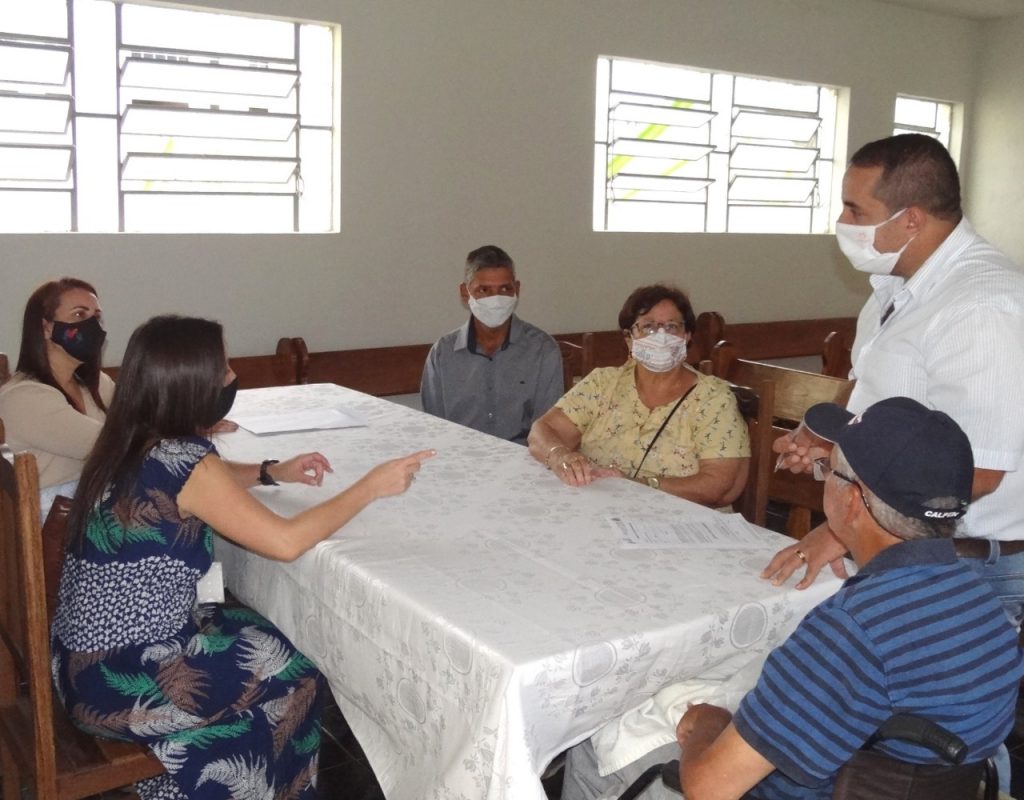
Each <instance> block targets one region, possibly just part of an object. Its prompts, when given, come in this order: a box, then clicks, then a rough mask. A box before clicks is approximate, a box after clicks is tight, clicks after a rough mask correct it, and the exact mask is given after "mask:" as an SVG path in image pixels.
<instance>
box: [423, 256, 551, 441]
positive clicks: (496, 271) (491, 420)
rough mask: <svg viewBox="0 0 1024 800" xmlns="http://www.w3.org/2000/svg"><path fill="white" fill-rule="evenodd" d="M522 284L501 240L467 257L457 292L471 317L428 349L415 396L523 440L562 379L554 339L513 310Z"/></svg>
mask: <svg viewBox="0 0 1024 800" xmlns="http://www.w3.org/2000/svg"><path fill="white" fill-rule="evenodd" d="M519 288H520V287H519V281H518V280H516V266H515V264H514V263H513V261H512V259H511V257H510V256H509V254H508V253H506V252H505V251H504V250H502V249H501V248H500V247H495V246H494V245H485V246H483V247H479V248H477V249H476V250H473V251H472V252H471V253H470V254H469V255H468V256H467V257H466V272H465V278H464V281H463V282H462V283H461V284H459V295H460V297H461V298H462V302H463V303H465V304H466V305H467V307H468V308H469V311H470V318H469V320H467V321H466V322H465V323H463V324H462V325H461V326H459V327H458V328H456V329H455V330H453V331H451V332H450V333H446V334H445V335H444V336H442V337H441V338H440V339H438V340H437V342H435V343H434V346H433V347H432V348H431V349H430V354H429V355H428V356H427V363H426V364H425V365H424V367H423V380H422V381H421V383H420V397H421V399H422V402H423V410H424V411H426V412H428V413H430V414H433V415H434V416H437V417H444V418H445V419H447V420H451V421H452V422H458V423H459V424H460V425H465V426H467V427H469V428H475V429H476V430H478V431H483V432H484V433H490V434H492V435H494V436H497V437H499V438H501V439H508V440H509V441H512V442H516V443H518V444H526V436H527V434H528V433H529V432H530V426H531V425H533V423H534V420H536V419H538V418H539V417H541V416H542V415H543V414H544V412H545V411H547V410H548V409H549V408H551V406H553V405H554V404H555V401H556V400H557V399H558V398H559V397H561V396H562V392H563V390H564V388H565V387H564V385H563V377H562V353H561V351H560V350H559V349H558V344H557V343H556V342H555V340H554V339H552V338H551V337H550V336H548V334H546V333H545V332H544V331H542V330H541V329H540V328H538V327H536V326H534V325H531V324H530V323H528V322H524V321H523V320H521V319H519V317H517V316H516V315H515V314H514V313H513V312H514V311H515V308H516V305H517V304H518V302H519Z"/></svg>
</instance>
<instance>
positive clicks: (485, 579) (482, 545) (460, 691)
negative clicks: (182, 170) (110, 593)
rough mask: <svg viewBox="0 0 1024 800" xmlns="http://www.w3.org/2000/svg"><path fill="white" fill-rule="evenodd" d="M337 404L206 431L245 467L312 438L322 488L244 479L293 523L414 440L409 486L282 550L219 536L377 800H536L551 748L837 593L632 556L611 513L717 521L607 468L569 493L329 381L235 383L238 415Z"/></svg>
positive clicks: (248, 593) (736, 556) (476, 442)
mask: <svg viewBox="0 0 1024 800" xmlns="http://www.w3.org/2000/svg"><path fill="white" fill-rule="evenodd" d="M337 404H341V405H343V406H345V407H346V408H349V409H354V410H356V411H358V412H359V413H361V414H363V415H365V417H366V418H367V419H368V420H369V425H368V426H367V427H365V428H348V429H343V430H330V431H313V432H306V433H297V434H283V435H276V436H262V437H257V436H254V435H252V434H250V433H248V432H246V431H244V430H240V431H238V432H235V433H231V434H224V435H221V436H219V437H218V438H217V440H216V441H217V445H218V447H219V449H220V451H221V453H222V454H223V455H224V456H225V457H226V458H230V459H234V460H240V461H261V460H263V459H265V458H281V459H283V458H286V457H288V456H290V455H293V454H295V453H297V452H301V451H306V450H313V449H316V450H319V451H321V452H322V453H324V454H325V455H326V456H327V457H328V458H329V459H330V460H331V463H332V464H333V466H334V469H335V472H334V474H333V475H329V476H328V478H327V480H325V482H324V486H323V487H321V488H316V487H307V486H295V485H290V486H280V487H258V488H256V489H254V490H253V491H254V492H255V494H256V495H257V496H258V497H259V498H260V499H261V500H262V501H263V502H265V503H266V504H267V505H269V506H270V507H271V508H273V509H275V510H276V511H277V512H279V513H281V514H285V515H291V514H293V513H295V512H297V511H298V510H300V509H302V508H304V507H307V506H309V505H311V504H313V503H315V502H317V501H319V500H321V499H325V498H326V497H328V496H329V494H330V493H331V492H333V491H338V490H340V489H341V488H342V487H344V486H346V485H348V484H349V483H351V482H352V481H353V480H355V479H356V478H358V477H359V476H360V475H362V474H363V473H365V472H366V471H367V470H368V469H370V468H371V467H372V466H373V465H374V464H376V463H378V462H379V461H381V460H384V459H387V458H392V457H395V456H399V455H404V454H406V453H409V452H412V451H415V450H421V449H425V448H428V447H433V448H436V449H437V451H438V455H437V457H436V458H434V459H432V460H430V461H428V462H426V464H425V465H424V468H423V470H422V471H421V472H420V474H419V477H418V478H417V480H416V482H415V483H414V484H413V485H412V487H411V488H410V490H409V491H408V492H407V493H406V494H404V495H401V496H399V497H395V498H388V499H384V500H380V501H378V502H377V503H375V504H373V505H372V506H370V507H369V508H368V509H366V510H365V511H364V512H363V513H362V514H360V515H359V516H358V517H357V518H356V519H354V520H353V521H352V522H350V523H349V524H348V525H347V526H346V527H345V528H343V529H342V530H341V531H339V532H338V533H337V534H335V535H334V536H333V537H332V538H331V539H329V540H328V541H326V542H323V543H321V544H320V545H318V546H317V547H315V548H313V549H312V550H311V551H310V552H308V553H306V554H305V555H304V556H302V557H301V558H299V559H298V560H297V561H295V562H294V563H292V564H281V563H277V562H273V561H269V560H266V559H264V558H261V557H258V556H254V555H252V554H249V553H247V552H245V551H244V550H242V549H240V548H237V547H235V546H233V545H231V544H229V543H226V542H223V541H221V542H218V547H217V555H218V558H219V559H221V560H222V561H223V562H224V568H225V574H226V578H227V584H228V586H229V588H230V589H231V590H232V591H233V592H234V593H235V594H236V595H237V596H238V597H239V598H241V599H242V600H243V601H244V602H246V603H248V604H250V605H252V606H253V607H254V608H256V609H258V610H259V611H261V612H262V613H264V614H265V615H266V616H268V617H269V618H270V619H271V620H272V621H273V622H274V623H276V624H277V625H278V626H280V628H281V629H282V630H283V631H284V632H285V633H286V634H287V635H288V636H289V637H290V638H291V639H292V640H293V642H294V643H295V644H296V645H297V646H298V647H299V648H300V649H301V650H302V651H303V652H304V653H306V655H308V656H309V657H310V658H311V659H312V660H313V661H314V662H315V663H316V664H317V665H318V666H319V667H320V668H321V669H322V670H323V672H324V673H325V675H326V676H327V677H328V679H329V681H330V683H331V688H332V690H333V692H334V695H335V697H336V698H337V701H338V704H339V706H340V708H341V710H342V713H344V715H345V717H346V719H347V720H348V722H349V724H350V725H351V727H352V729H353V731H354V733H355V734H356V736H357V738H358V739H359V742H360V744H361V745H362V746H363V749H364V751H365V752H366V755H367V757H368V759H369V761H370V764H371V765H372V767H373V769H374V771H375V772H376V774H377V777H378V780H379V781H380V783H381V786H382V787H383V789H384V792H385V794H386V795H387V796H388V798H390V800H426V799H427V798H432V799H433V798H436V799H437V800H442V799H443V800H482V799H483V798H487V799H488V800H499V799H503V798H508V799H509V800H520V798H521V799H522V800H543V798H544V792H543V788H542V786H541V784H540V779H539V777H538V776H539V775H540V774H541V773H542V772H543V770H544V768H545V766H546V765H547V764H548V762H549V761H550V760H551V759H552V758H553V757H554V756H555V755H557V754H558V753H559V752H560V751H562V750H564V749H566V748H567V747H568V746H570V745H572V744H575V743H576V742H579V741H581V740H583V739H584V738H586V737H588V736H589V735H590V734H592V733H593V732H594V731H595V730H596V729H597V728H598V727H599V726H600V725H601V724H602V723H604V722H607V721H608V720H609V719H612V718H614V717H615V716H617V715H619V714H621V713H622V712H623V711H625V710H627V709H629V708H631V707H633V706H635V705H637V704H639V703H640V702H641V701H643V700H644V699H645V698H647V697H649V696H650V695H651V694H653V693H654V692H656V691H657V690H658V689H660V688H661V687H663V686H665V685H666V684H668V683H671V682H673V681H677V680H681V679H687V678H693V677H696V676H700V675H701V674H702V672H703V671H705V670H707V669H708V668H709V667H712V666H721V665H723V664H725V665H728V664H729V661H730V659H735V660H736V661H737V662H742V661H744V660H745V655H746V654H747V653H749V652H750V650H751V649H765V648H771V647H774V646H776V645H777V644H779V642H780V641H782V640H783V639H784V638H785V637H786V636H787V635H788V634H789V633H790V631H792V629H793V628H794V627H795V625H796V623H797V622H798V621H799V619H800V618H801V617H802V616H803V615H804V614H805V613H806V612H807V611H808V610H809V609H810V608H811V607H812V606H814V605H815V604H817V603H818V602H820V601H821V600H822V599H823V598H824V597H826V596H827V595H828V594H830V593H831V592H833V591H835V589H836V588H837V587H838V585H839V584H838V581H836V580H834V579H831V578H830V579H819V581H818V582H817V583H816V584H815V586H813V587H812V588H811V589H809V590H807V591H803V592H797V591H794V590H792V589H790V588H785V587H781V588H780V587H774V586H772V585H771V584H770V583H768V582H766V581H763V580H761V579H759V578H758V577H757V573H758V572H759V570H760V569H761V568H762V567H763V566H764V564H765V563H766V561H767V558H768V556H769V554H770V553H771V552H772V551H773V550H774V549H776V548H777V547H778V546H779V544H781V543H784V542H785V540H784V539H783V538H782V537H779V536H777V535H776V534H772V533H769V532H767V531H765V532H764V535H765V537H766V549H764V550H757V549H749V550H729V551H726V550H718V551H700V550H679V549H676V550H669V549H665V550H636V549H624V548H622V547H621V546H620V536H619V534H618V533H617V532H616V531H615V530H614V528H613V527H612V525H611V524H610V523H609V522H608V521H607V517H609V516H611V515H619V516H621V517H626V518H629V517H650V516H651V515H652V514H657V515H664V516H665V517H674V516H678V515H694V516H697V515H711V514H714V513H715V512H713V511H710V510H708V509H704V508H701V507H699V506H696V505H694V504H691V503H688V502H686V501H684V500H680V499H678V498H675V497H672V496H670V495H668V494H665V493H664V492H659V491H656V490H654V489H649V488H647V487H644V486H640V485H638V484H635V483H631V482H629V481H625V480H621V479H606V480H603V481H600V482H597V483H595V484H592V485H590V486H588V487H584V488H580V489H574V488H570V487H567V486H564V485H563V484H562V483H560V482H559V481H558V480H557V479H556V478H555V477H554V476H553V475H552V474H551V473H549V472H548V471H546V470H545V469H544V468H543V467H542V466H540V465H539V464H537V463H536V462H535V461H533V460H532V459H531V458H530V456H529V455H528V453H527V451H526V449H525V448H523V447H520V446H518V445H515V444H511V443H509V442H505V441H501V440H498V439H495V438H493V437H491V436H488V435H485V434H481V433H477V432H476V431H472V430H469V429H467V428H463V427H461V426H457V425H454V424H452V423H449V422H446V421H444V420H440V419H437V418H435V417H431V416H428V415H426V414H423V413H421V412H417V411H414V410H411V409H408V408H405V407H402V406H399V405H396V404H394V403H390V402H388V401H386V400H382V399H378V398H374V397H370V396H368V395H364V394H360V393H357V392H353V391H351V390H348V389H343V388H341V387H338V386H335V385H333V384H330V385H328V384H322V385H312V386H303V387H287V388H271V389H257V390H252V391H246V392H241V393H239V395H238V399H237V401H236V404H235V409H234V412H233V413H242V412H266V411H272V410H274V409H297V408H308V407H316V406H326V405H337Z"/></svg>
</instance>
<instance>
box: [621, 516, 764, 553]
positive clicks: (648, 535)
mask: <svg viewBox="0 0 1024 800" xmlns="http://www.w3.org/2000/svg"><path fill="white" fill-rule="evenodd" d="M608 520H609V521H610V522H611V523H612V525H613V526H614V527H615V529H616V530H617V531H618V532H619V534H620V535H621V537H622V541H621V545H622V547H629V548H651V549H663V548H684V547H685V548H687V549H694V548H696V549H701V550H749V549H750V548H759V549H766V550H777V549H778V547H779V541H778V538H777V537H775V536H772V535H771V534H767V533H766V532H765V531H761V530H758V529H757V528H755V527H754V526H753V525H750V524H749V523H748V522H747V521H746V520H745V519H743V517H741V516H740V515H739V514H715V515H714V516H709V517H706V518H701V519H693V520H680V519H664V518H644V517H631V518H628V519H627V518H624V517H609V518H608Z"/></svg>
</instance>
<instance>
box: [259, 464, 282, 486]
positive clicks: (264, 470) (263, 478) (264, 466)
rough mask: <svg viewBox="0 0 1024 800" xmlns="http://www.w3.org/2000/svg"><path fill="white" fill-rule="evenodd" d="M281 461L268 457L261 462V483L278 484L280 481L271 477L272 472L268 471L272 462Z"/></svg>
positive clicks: (267, 484) (266, 484) (265, 484)
mask: <svg viewBox="0 0 1024 800" xmlns="http://www.w3.org/2000/svg"><path fill="white" fill-rule="evenodd" d="M278 463H280V462H279V461H278V460H277V459H276V458H268V459H267V460H266V461H264V462H263V463H262V464H260V483H262V484H263V485H264V486H278V485H279V484H278V482H277V481H275V480H274V479H273V478H271V477H270V473H269V472H267V467H269V466H270V465H271V464H278Z"/></svg>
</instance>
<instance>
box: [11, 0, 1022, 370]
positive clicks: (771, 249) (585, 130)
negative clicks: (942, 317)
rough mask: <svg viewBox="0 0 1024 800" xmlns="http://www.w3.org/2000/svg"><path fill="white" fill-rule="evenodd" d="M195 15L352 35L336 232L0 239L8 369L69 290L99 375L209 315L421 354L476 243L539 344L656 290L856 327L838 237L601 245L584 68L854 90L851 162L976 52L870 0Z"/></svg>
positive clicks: (855, 295)
mask: <svg viewBox="0 0 1024 800" xmlns="http://www.w3.org/2000/svg"><path fill="white" fill-rule="evenodd" d="M193 3H195V0H193ZM202 4H203V5H209V6H218V5H219V6H220V7H224V8H230V9H234V10H249V11H256V12H261V13H267V14H278V15H293V16H296V17H301V18H307V19H317V20H327V21H336V22H340V23H341V24H342V49H343V67H342V70H343V85H342V153H341V155H342V164H343V166H342V209H341V211H342V230H341V232H340V233H339V234H333V235H309V236H296V235H281V236H275V235H267V236H238V235H224V236H216V235H203V236H165V235H148V236H147V235H92V234H70V235H6V236H0V259H2V266H0V269H2V272H3V280H2V288H0V350H6V351H8V352H11V351H14V352H16V350H17V345H18V337H19V332H18V327H19V319H20V315H21V310H22V307H23V304H24V300H25V298H26V296H27V295H28V294H29V292H30V291H31V289H32V288H33V287H34V286H35V285H37V284H38V283H39V282H41V281H42V280H45V279H47V278H48V277H51V276H55V275H58V274H73V275H78V276H81V277H84V278H87V279H89V280H92V281H93V282H95V284H96V285H97V287H98V288H99V290H100V294H101V301H102V303H103V306H104V310H105V313H106V317H107V320H108V326H109V327H110V329H111V338H110V345H109V346H108V351H107V362H108V363H117V362H119V361H120V358H121V353H122V351H123V347H124V344H125V342H126V341H127V337H128V335H129V333H130V332H131V330H132V328H133V327H134V326H135V325H137V324H138V323H139V322H141V321H142V320H144V319H145V318H147V317H148V316H150V315H152V314H154V313H158V312H163V311H177V312H186V313H192V314H199V315H207V316H213V317H216V318H219V319H220V320H222V321H223V322H224V323H225V325H226V329H227V332H228V342H229V348H230V349H231V351H232V352H234V353H235V354H238V355H245V354H253V353H265V352H271V351H272V350H273V347H274V344H275V342H276V339H277V337H278V336H282V335H301V336H304V337H305V338H306V341H307V343H308V344H309V346H310V347H311V348H312V349H327V348H350V347H363V346H369V345H372V344H401V343H409V342H421V341H429V340H433V339H434V338H435V337H436V336H437V335H439V334H440V333H441V332H443V331H445V330H447V329H450V328H452V327H454V326H455V325H457V324H458V323H459V322H460V321H461V319H462V318H463V316H464V314H465V312H464V311H463V310H462V308H461V306H460V305H459V304H458V302H457V300H456V284H457V283H458V281H459V279H460V274H461V263H462V260H463V259H464V257H465V253H466V252H467V251H469V250H470V249H472V248H473V247H476V246H478V245H481V244H485V243H495V244H499V245H501V246H503V247H505V248H506V249H508V250H509V252H511V254H512V255H513V257H514V258H515V259H516V261H517V263H518V264H519V267H520V278H521V279H522V281H523V300H522V303H521V307H520V308H521V312H522V315H523V316H524V317H525V318H527V319H529V320H531V321H533V322H535V323H537V324H540V325H541V326H543V327H545V328H547V329H548V330H550V331H552V332H559V331H570V330H580V329H592V328H610V327H614V321H615V317H616V314H617V310H618V307H619V305H620V304H621V302H622V300H623V298H624V297H625V295H626V294H627V293H628V291H629V290H631V289H632V288H634V287H635V286H636V285H639V284H641V283H644V282H650V281H654V280H670V281H674V282H677V283H679V284H681V285H683V286H684V287H686V288H688V289H689V290H690V291H691V293H692V295H693V297H694V301H695V305H696V307H697V309H698V311H700V310H704V309H717V310H719V311H721V312H722V313H723V314H724V315H725V317H726V319H727V320H729V321H734V322H741V321H751V320H767V319H786V318H790V319H792V318H801V317H810V316H831V315H842V314H852V313H854V312H855V310H856V309H857V307H858V306H859V303H860V301H861V298H862V296H863V292H864V287H865V282H864V281H863V279H862V278H861V277H859V276H855V275H854V274H853V273H852V270H851V269H850V268H849V267H848V266H847V265H846V264H845V262H844V261H842V256H841V255H839V254H838V251H837V249H836V247H835V244H834V241H833V239H832V237H829V236H765V235H725V234H624V233H595V232H593V231H592V230H591V208H592V200H591V191H592V190H591V186H592V169H593V164H592V159H593V156H592V142H593V138H592V137H593V114H594V96H593V94H594V76H595V66H596V65H595V62H596V59H597V57H598V55H601V54H605V55H613V56H622V57H630V58H646V59H651V60H658V61H666V62H672V63H680V64H688V65H694V66H702V67H714V68H720V69H724V70H730V71H737V72H746V73H752V74H760V75H768V76H775V77H782V78H791V79H800V80H808V81H820V82H824V83H831V84H836V85H840V86H847V87H850V89H851V90H852V94H851V97H852V101H851V124H850V143H851V147H856V146H857V145H859V144H861V143H863V142H865V141H867V140H869V139H873V138H878V137H879V136H884V135H887V134H888V133H889V132H890V130H891V115H892V108H893V103H894V99H895V95H896V93H897V92H899V91H902V92H909V93H913V94H920V95H924V96H934V97H941V98H945V99H950V100H954V101H960V102H965V103H967V104H968V108H970V102H971V99H972V98H971V90H972V88H973V86H974V69H975V62H976V59H977V54H978V50H979V42H980V33H981V26H980V25H979V24H976V23H971V22H967V21H964V20H957V19H954V18H950V17H944V16H939V15H933V14H928V13H924V12H919V11H913V10H910V9H905V8H899V7H894V6H889V5H884V4H881V3H877V2H874V0H515V2H508V0H436V2H415V1H414V0H404V1H399V0H374V2H369V0H334V1H333V2H331V1H330V0H290V1H289V0H248V2H241V0H219V1H218V0H205V2H203V3H202ZM1007 146H1008V145H1007Z"/></svg>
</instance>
